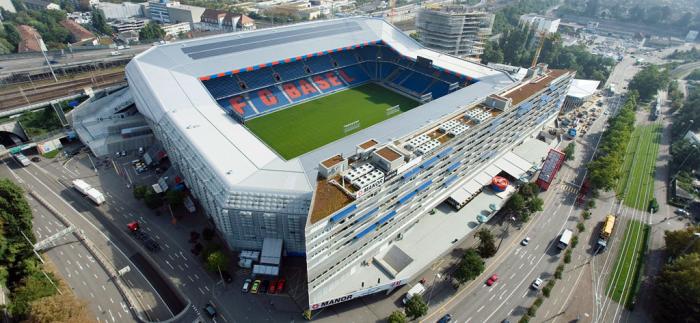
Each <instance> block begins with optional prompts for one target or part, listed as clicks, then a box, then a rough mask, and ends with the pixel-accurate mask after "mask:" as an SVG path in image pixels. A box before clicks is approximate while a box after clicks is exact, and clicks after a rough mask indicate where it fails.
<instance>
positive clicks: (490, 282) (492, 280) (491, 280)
mask: <svg viewBox="0 0 700 323" xmlns="http://www.w3.org/2000/svg"><path fill="white" fill-rule="evenodd" d="M496 281H498V275H497V274H493V275H492V276H491V277H489V280H487V281H486V285H487V286H493V284H495V283H496Z"/></svg>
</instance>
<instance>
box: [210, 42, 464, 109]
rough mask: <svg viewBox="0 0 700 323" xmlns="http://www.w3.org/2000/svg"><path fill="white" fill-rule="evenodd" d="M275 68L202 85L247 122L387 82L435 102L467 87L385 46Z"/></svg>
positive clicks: (453, 76)
mask: <svg viewBox="0 0 700 323" xmlns="http://www.w3.org/2000/svg"><path fill="white" fill-rule="evenodd" d="M270 65H272V64H270ZM270 65H268V66H267V67H263V68H260V69H255V70H246V71H243V72H240V73H237V72H233V73H237V74H235V75H233V76H227V75H226V74H222V75H219V76H218V77H217V76H214V77H212V78H210V79H207V80H203V83H204V85H205V86H206V87H207V89H208V90H209V92H210V93H211V95H212V96H213V97H214V98H215V99H216V100H217V102H218V103H219V104H220V105H221V106H222V107H223V108H224V109H225V110H227V111H228V112H231V113H232V114H233V115H234V116H237V117H238V120H240V121H242V122H244V121H245V120H248V119H250V118H253V117H256V116H258V115H261V114H266V113H270V112H272V111H275V110H278V109H281V108H284V107H286V106H288V105H290V104H293V103H298V102H301V101H306V100H309V99H312V98H314V97H316V96H319V95H323V94H325V93H329V92H334V91H337V90H340V89H343V88H346V87H348V86H357V85H361V84H364V83H366V82H370V81H374V82H382V83H384V84H386V85H387V86H390V87H392V88H394V89H395V90H397V91H399V92H402V93H404V94H406V95H408V96H412V97H414V98H415V99H424V98H421V97H425V95H426V94H429V93H431V94H432V99H436V98H439V97H441V96H444V95H446V94H448V93H449V92H450V90H451V89H452V90H454V86H453V85H452V86H451V84H454V83H458V84H460V85H463V84H464V83H465V82H463V80H462V79H460V77H459V76H457V75H454V74H451V73H448V72H446V71H441V70H439V69H437V68H434V67H432V66H429V65H416V62H415V61H413V60H412V59H409V58H407V57H403V56H400V55H399V54H398V52H396V51H394V50H393V49H392V48H391V47H388V46H385V45H382V44H379V45H370V46H363V47H358V48H354V49H346V50H343V51H336V52H333V53H330V54H326V55H319V56H310V57H306V58H304V59H303V60H296V61H291V60H286V61H285V62H279V63H275V64H274V65H272V66H270ZM428 97H430V96H428ZM428 100H429V99H428Z"/></svg>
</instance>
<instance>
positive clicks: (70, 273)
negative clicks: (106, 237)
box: [28, 197, 136, 322]
mask: <svg viewBox="0 0 700 323" xmlns="http://www.w3.org/2000/svg"><path fill="white" fill-rule="evenodd" d="M28 201H29V205H30V206H31V208H32V214H33V215H34V219H33V225H34V235H35V236H36V238H37V241H41V240H42V239H46V238H47V237H50V236H51V235H53V234H55V233H57V232H58V231H60V230H62V229H64V228H66V227H65V226H64V225H63V223H61V222H60V221H59V220H58V219H57V218H56V217H55V216H54V215H53V213H51V212H49V210H48V209H46V208H45V207H44V206H43V205H41V204H40V203H39V202H38V201H36V200H35V199H33V198H31V197H30V198H28ZM44 254H45V255H46V256H48V258H49V259H50V260H51V261H52V262H53V263H54V265H55V267H56V268H57V269H58V271H59V272H60V273H61V275H62V278H63V279H64V280H65V281H66V282H67V283H68V285H69V286H71V288H72V290H73V292H74V293H75V295H76V296H77V297H78V298H80V299H82V300H84V301H86V302H87V305H88V307H89V308H90V310H91V311H92V313H94V315H95V320H96V321H97V322H123V321H127V320H136V318H135V316H134V315H133V313H132V312H131V311H130V310H129V306H128V305H127V301H126V300H125V299H124V298H123V297H122V295H121V294H120V293H119V290H117V287H116V286H115V284H114V283H113V282H112V281H111V279H110V277H109V274H108V273H107V272H106V271H105V270H104V268H102V267H101V266H100V264H99V263H97V261H96V260H95V258H94V257H93V256H92V255H91V254H90V251H88V249H87V248H86V247H85V246H84V245H83V244H82V243H81V242H80V241H78V239H77V238H76V237H75V235H73V234H70V235H67V236H64V237H63V238H62V239H60V240H58V241H57V242H56V243H55V247H52V248H49V249H48V250H46V252H45V253H44Z"/></svg>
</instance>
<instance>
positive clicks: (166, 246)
mask: <svg viewBox="0 0 700 323" xmlns="http://www.w3.org/2000/svg"><path fill="white" fill-rule="evenodd" d="M164 245H165V248H168V249H170V246H169V245H168V244H167V243H164ZM183 258H184V257H183ZM185 260H187V259H185Z"/></svg>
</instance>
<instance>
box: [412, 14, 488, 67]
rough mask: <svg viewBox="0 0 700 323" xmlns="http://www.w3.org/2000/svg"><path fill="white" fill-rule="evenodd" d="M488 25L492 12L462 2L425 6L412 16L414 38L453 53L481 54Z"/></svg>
mask: <svg viewBox="0 0 700 323" xmlns="http://www.w3.org/2000/svg"><path fill="white" fill-rule="evenodd" d="M492 26H493V14H491V13H488V12H483V11H475V10H473V9H472V8H470V7H468V6H463V5H429V6H426V7H423V8H421V9H420V10H419V11H418V16H417V17H416V28H417V30H418V37H419V39H420V42H421V43H422V44H423V45H424V46H426V47H429V48H431V49H434V50H437V51H440V52H443V53H447V54H451V55H456V56H479V55H481V54H483V53H484V44H485V42H486V39H487V37H488V36H490V35H491V27H492Z"/></svg>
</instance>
